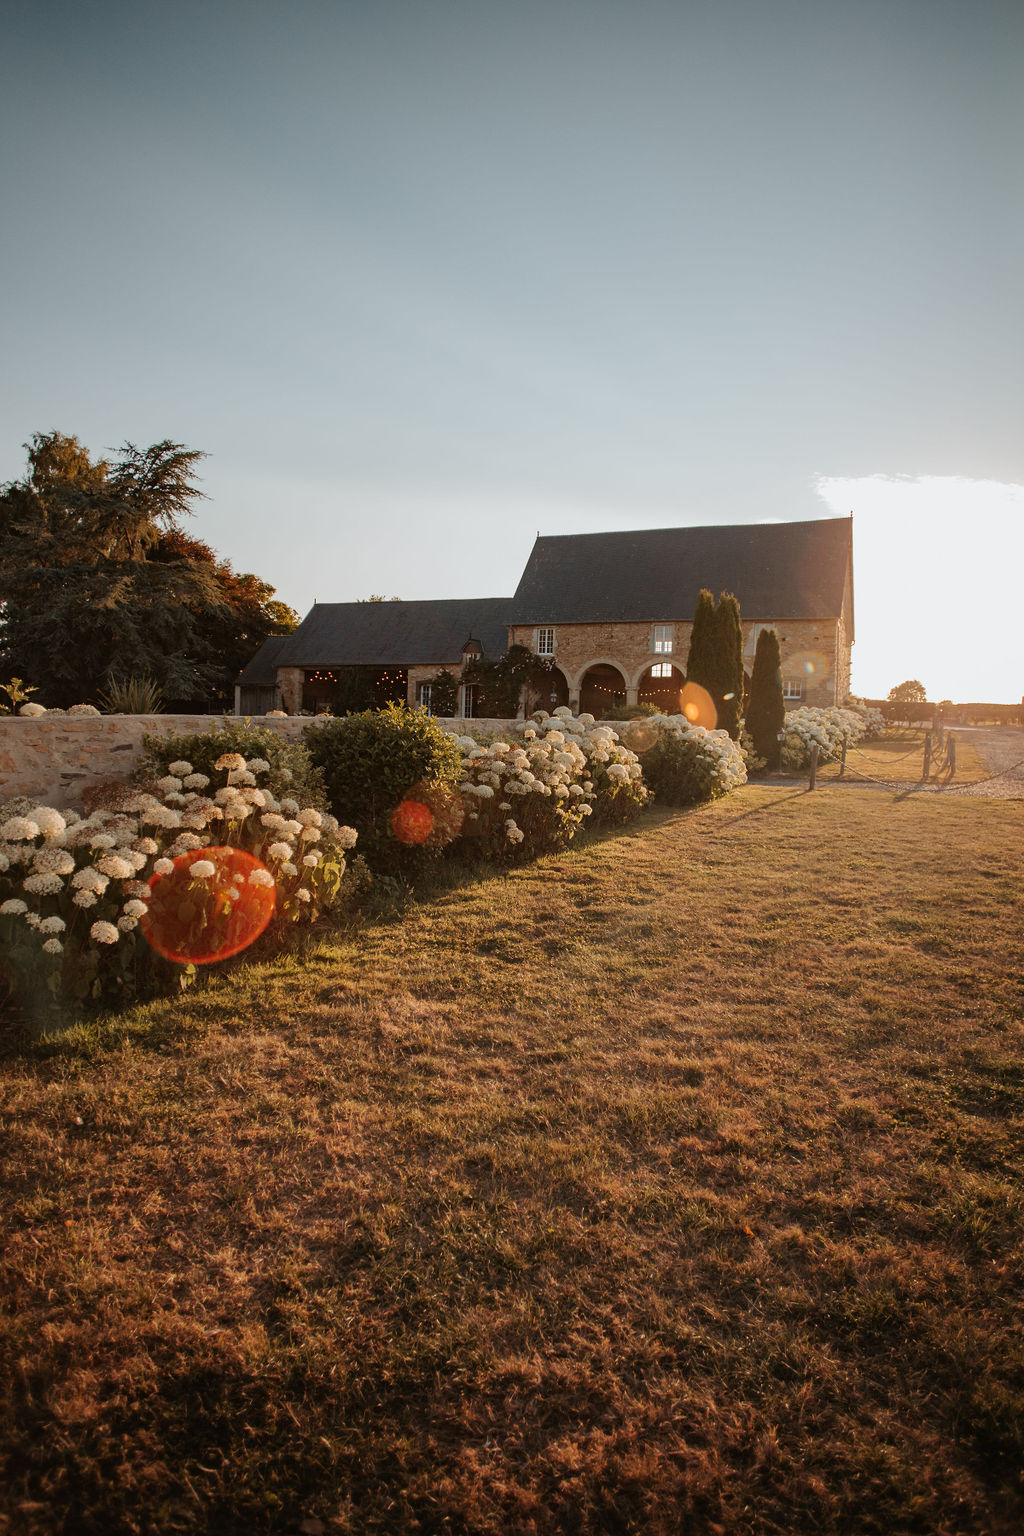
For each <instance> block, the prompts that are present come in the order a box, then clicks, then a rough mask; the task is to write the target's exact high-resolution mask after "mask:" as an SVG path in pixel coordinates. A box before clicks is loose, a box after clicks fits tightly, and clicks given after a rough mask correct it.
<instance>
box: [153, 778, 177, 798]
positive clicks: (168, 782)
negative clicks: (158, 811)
mask: <svg viewBox="0 0 1024 1536" xmlns="http://www.w3.org/2000/svg"><path fill="white" fill-rule="evenodd" d="M156 782H157V787H158V788H159V789H160V791H161V793H162V794H164V795H176V794H177V793H178V791H179V790H180V789H181V779H180V778H179V777H178V775H177V774H176V773H167V774H165V775H164V777H163V778H162V779H157V781H156Z"/></svg>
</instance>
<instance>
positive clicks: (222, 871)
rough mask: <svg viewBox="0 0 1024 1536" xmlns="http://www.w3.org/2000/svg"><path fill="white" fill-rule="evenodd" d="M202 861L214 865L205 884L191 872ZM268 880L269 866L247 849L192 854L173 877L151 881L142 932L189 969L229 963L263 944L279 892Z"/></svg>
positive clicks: (180, 862) (179, 860)
mask: <svg viewBox="0 0 1024 1536" xmlns="http://www.w3.org/2000/svg"><path fill="white" fill-rule="evenodd" d="M200 859H205V860H207V861H208V862H209V863H211V864H212V865H213V866H214V872H213V874H212V875H210V876H208V877H207V878H205V879H199V878H198V877H196V876H194V875H193V874H192V873H191V868H192V865H193V864H195V863H197V862H198V861H199V860H200ZM260 871H262V874H260V873H259V872H260ZM253 874H256V875H257V881H253V880H252V878H251V877H252V875H253ZM268 876H270V871H269V870H268V869H267V867H266V865H265V864H262V863H261V862H260V860H259V859H257V858H256V857H255V856H254V855H253V854H251V853H246V852H245V851H244V850H243V849H241V848H193V849H190V850H189V852H188V853H182V854H179V855H178V857H177V858H176V859H175V860H174V869H173V870H172V871H171V872H170V873H168V874H166V875H154V876H153V877H152V879H151V880H150V882H149V909H148V911H147V912H146V913H145V914H144V915H143V916H142V917H140V919H139V927H140V928H141V930H142V932H143V934H144V935H145V937H146V939H147V941H148V942H149V943H150V944H151V945H152V947H153V948H154V949H155V950H156V952H157V954H159V955H163V956H164V957H165V958H166V959H167V960H176V961H178V962H179V964H184V965H212V964H213V962H214V961H215V960H226V959H228V957H229V956H230V955H237V954H238V953H239V951H240V950H243V949H247V948H248V946H249V945H250V944H251V943H252V942H253V941H254V940H255V939H258V938H259V936H260V934H261V933H262V932H263V930H264V928H266V926H267V924H268V923H269V922H270V919H271V918H272V917H273V915H274V908H275V906H276V905H277V887H276V885H275V884H274V881H273V876H270V883H269V884H268V883H267V877H268ZM261 882H262V883H261Z"/></svg>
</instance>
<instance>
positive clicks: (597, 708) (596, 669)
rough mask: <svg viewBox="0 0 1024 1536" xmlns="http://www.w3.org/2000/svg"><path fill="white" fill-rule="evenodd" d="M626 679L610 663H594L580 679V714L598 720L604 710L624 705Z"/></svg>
mask: <svg viewBox="0 0 1024 1536" xmlns="http://www.w3.org/2000/svg"><path fill="white" fill-rule="evenodd" d="M625 702H626V679H625V678H624V677H623V675H622V673H621V672H620V671H619V669H618V667H616V666H613V665H612V663H611V662H610V661H599V662H595V663H594V665H593V666H590V667H588V668H587V670H586V671H585V672H584V674H583V676H582V678H581V679H580V713H581V714H590V715H593V716H594V717H595V718H596V719H598V720H600V718H601V716H602V715H603V714H604V712H605V710H606V709H611V708H612V707H613V706H614V707H618V706H619V705H622V704H625Z"/></svg>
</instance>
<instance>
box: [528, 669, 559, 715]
mask: <svg viewBox="0 0 1024 1536" xmlns="http://www.w3.org/2000/svg"><path fill="white" fill-rule="evenodd" d="M568 702H569V682H568V679H567V678H566V675H565V673H564V672H562V671H561V670H560V669H559V668H558V667H552V668H551V671H550V672H546V673H545V674H544V677H543V678H542V679H539V680H538V681H536V682H534V683H529V684H528V685H527V689H526V713H527V714H528V715H532V714H533V712H534V710H535V709H546V710H549V711H550V710H552V709H557V708H558V707H559V705H560V704H568Z"/></svg>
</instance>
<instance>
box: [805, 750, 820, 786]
mask: <svg viewBox="0 0 1024 1536" xmlns="http://www.w3.org/2000/svg"><path fill="white" fill-rule="evenodd" d="M817 776H818V743H817V742H816V741H813V742H812V743H811V782H810V783H809V784H808V786H807V788H808V789H813V788H814V781H815V779H816V778H817Z"/></svg>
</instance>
